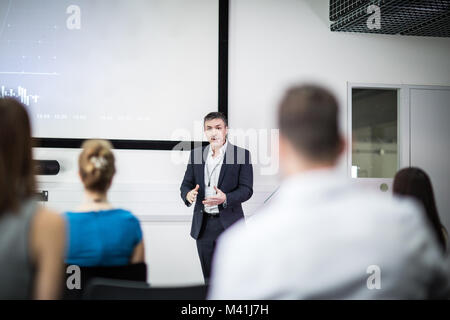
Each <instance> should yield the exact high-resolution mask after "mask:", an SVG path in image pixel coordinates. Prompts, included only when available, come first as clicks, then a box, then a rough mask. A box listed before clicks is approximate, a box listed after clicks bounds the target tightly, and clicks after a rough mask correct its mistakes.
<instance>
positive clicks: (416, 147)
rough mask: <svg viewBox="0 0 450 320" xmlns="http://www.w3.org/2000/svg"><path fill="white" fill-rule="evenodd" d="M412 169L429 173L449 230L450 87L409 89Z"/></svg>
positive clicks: (443, 218)
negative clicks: (416, 168)
mask: <svg viewBox="0 0 450 320" xmlns="http://www.w3.org/2000/svg"><path fill="white" fill-rule="evenodd" d="M410 105H411V108H410V113H411V118H410V121H411V129H410V135H411V142H410V143H411V150H410V156H411V166H414V167H419V168H421V169H423V170H424V171H425V172H427V173H428V175H429V176H430V179H431V183H432V184H433V189H434V195H435V197H436V203H437V209H438V212H439V216H440V217H441V221H442V223H443V224H444V225H445V227H446V228H447V230H448V229H449V228H450V88H448V87H412V88H411V89H410Z"/></svg>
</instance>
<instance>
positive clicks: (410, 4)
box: [330, 0, 450, 37]
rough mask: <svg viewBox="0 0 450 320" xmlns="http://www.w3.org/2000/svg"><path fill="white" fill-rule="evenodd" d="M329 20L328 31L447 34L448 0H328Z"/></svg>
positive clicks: (449, 22) (449, 27)
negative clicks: (330, 22) (329, 29)
mask: <svg viewBox="0 0 450 320" xmlns="http://www.w3.org/2000/svg"><path fill="white" fill-rule="evenodd" d="M330 20H331V21H332V24H331V27H330V28H331V31H340V32H358V33H379V34H400V35H409V36H428V37H450V0H330ZM377 22H378V23H377Z"/></svg>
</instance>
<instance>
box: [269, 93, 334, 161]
mask: <svg viewBox="0 0 450 320" xmlns="http://www.w3.org/2000/svg"><path fill="white" fill-rule="evenodd" d="M338 110H339V107H338V102H337V100H336V98H335V97H334V95H333V94H332V93H331V92H330V91H328V90H327V89H325V88H322V87H320V86H316V85H311V84H307V85H303V86H297V87H293V88H290V89H289V90H287V92H286V94H285V95H284V97H283V99H282V101H281V103H280V106H279V110H278V125H279V129H280V133H281V134H282V135H283V136H285V137H286V138H287V139H288V140H289V141H290V142H291V143H292V145H293V146H294V147H295V148H296V150H297V151H299V152H301V153H302V154H304V155H305V156H306V157H308V158H309V159H312V160H314V161H334V160H336V159H337V157H338V156H339V153H340V151H341V144H342V142H341V137H340V134H339V126H338Z"/></svg>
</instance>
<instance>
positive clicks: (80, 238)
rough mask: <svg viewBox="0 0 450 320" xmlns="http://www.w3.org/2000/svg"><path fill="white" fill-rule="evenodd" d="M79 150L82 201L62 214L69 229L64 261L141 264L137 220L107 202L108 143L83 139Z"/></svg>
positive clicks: (110, 171) (111, 173) (110, 159)
mask: <svg viewBox="0 0 450 320" xmlns="http://www.w3.org/2000/svg"><path fill="white" fill-rule="evenodd" d="M82 148H83V150H82V152H81V154H80V156H79V159H78V166H79V175H80V179H81V181H82V182H83V185H84V188H85V192H84V200H83V202H82V203H81V205H80V206H79V207H78V208H77V209H76V211H73V212H66V213H65V216H66V219H67V222H68V226H69V232H68V244H69V246H68V251H67V255H66V261H65V262H66V263H67V264H74V265H78V266H82V267H91V266H121V265H127V264H133V263H139V262H144V260H145V259H144V242H143V239H142V231H141V227H140V224H139V220H138V219H137V218H136V217H135V216H134V215H133V214H132V213H131V212H129V211H127V210H123V209H117V208H114V207H113V206H112V205H111V204H110V203H109V201H108V197H107V194H108V190H109V188H110V187H111V184H112V180H113V177H114V174H115V173H116V167H115V158H114V154H113V153H112V150H111V149H112V145H111V143H110V142H108V141H105V140H87V141H85V142H84V143H83V146H82Z"/></svg>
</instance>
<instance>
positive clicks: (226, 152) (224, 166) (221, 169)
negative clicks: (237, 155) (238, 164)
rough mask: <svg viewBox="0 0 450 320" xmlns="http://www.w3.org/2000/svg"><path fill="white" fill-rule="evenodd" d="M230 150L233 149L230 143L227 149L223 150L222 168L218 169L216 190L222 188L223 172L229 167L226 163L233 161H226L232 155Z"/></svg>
mask: <svg viewBox="0 0 450 320" xmlns="http://www.w3.org/2000/svg"><path fill="white" fill-rule="evenodd" d="M232 148H233V145H232V144H231V143H230V142H228V145H227V149H226V150H225V154H224V155H223V163H222V167H221V168H220V174H219V182H218V183H217V188H218V189H220V187H221V186H222V182H223V178H224V177H225V172H226V171H227V169H228V166H229V163H228V162H230V161H233V160H232V159H228V160H229V161H227V158H228V157H229V156H232V155H233V151H232ZM227 154H228V156H227Z"/></svg>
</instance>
